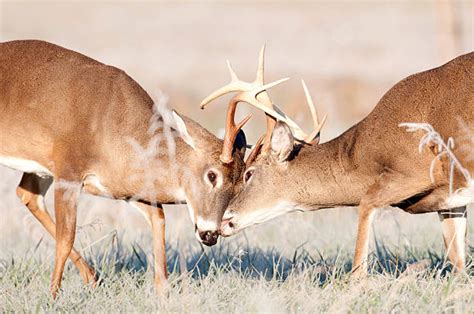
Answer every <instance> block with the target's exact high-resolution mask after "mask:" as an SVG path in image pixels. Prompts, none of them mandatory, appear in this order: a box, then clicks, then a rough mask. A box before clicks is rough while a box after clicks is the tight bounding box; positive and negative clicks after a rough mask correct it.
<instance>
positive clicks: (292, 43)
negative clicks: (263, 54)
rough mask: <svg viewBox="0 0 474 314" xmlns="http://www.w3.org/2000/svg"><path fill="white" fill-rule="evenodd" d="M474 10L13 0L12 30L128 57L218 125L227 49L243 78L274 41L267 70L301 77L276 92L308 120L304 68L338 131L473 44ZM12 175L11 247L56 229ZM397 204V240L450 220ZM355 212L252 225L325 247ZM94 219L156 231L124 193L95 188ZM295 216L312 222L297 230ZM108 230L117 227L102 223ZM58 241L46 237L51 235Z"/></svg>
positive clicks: (4, 243)
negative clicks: (35, 213) (215, 94)
mask: <svg viewBox="0 0 474 314" xmlns="http://www.w3.org/2000/svg"><path fill="white" fill-rule="evenodd" d="M449 8H451V9H452V12H451V13H450V11H449ZM473 10H474V5H473V2H472V1H464V2H456V3H455V5H453V6H451V7H450V6H446V5H444V4H435V3H433V2H424V1H423V2H422V1H413V2H396V3H391V2H388V1H387V2H382V1H374V2H356V1H347V2H314V3H309V2H308V3H307V2H278V3H276V2H275V3H273V2H265V3H258V4H255V3H253V2H250V1H249V2H236V3H233V2H224V3H213V2H205V3H191V2H181V3H158V2H155V3H153V2H143V3H141V2H133V3H132V2H129V3H127V2H121V3H112V2H83V3H79V2H68V3H64V2H63V3H59V2H57V3H53V2H26V3H24V2H22V3H20V2H18V3H17V2H1V3H0V39H1V40H2V41H6V40H13V39H25V38H35V39H43V40H47V41H51V42H53V43H56V44H59V45H62V46H64V47H67V48H70V49H73V50H76V51H79V52H82V53H84V54H86V55H88V56H90V57H92V58H95V59H97V60H99V61H102V62H104V63H107V64H111V65H114V66H117V67H119V68H121V69H123V70H125V71H126V72H128V73H129V74H130V75H131V76H132V77H133V78H134V79H136V80H137V81H138V82H139V83H140V84H142V85H143V86H144V87H145V88H146V89H147V90H148V91H149V92H150V93H154V92H156V91H157V90H158V89H159V90H161V91H163V92H164V93H166V94H168V95H169V96H170V102H171V104H172V105H173V107H175V108H177V109H179V110H180V111H181V112H182V113H184V114H186V115H188V116H190V117H191V118H193V119H195V120H197V121H200V122H201V123H203V124H204V125H206V126H207V127H208V128H209V129H210V130H212V131H213V132H216V133H219V132H221V130H220V129H221V128H222V126H223V119H224V113H225V106H224V102H223V101H221V102H220V104H215V105H214V106H212V107H210V109H209V111H205V112H202V111H200V110H199V109H198V103H199V101H200V100H201V99H202V98H203V97H205V96H206V95H207V94H208V93H209V92H211V91H212V90H213V89H215V88H216V87H218V86H220V85H222V84H224V83H226V82H227V81H228V74H227V71H226V67H225V59H226V58H228V59H230V60H231V61H232V63H233V65H234V68H235V69H236V71H237V73H238V74H239V75H240V76H241V77H242V78H244V79H253V75H254V71H255V67H256V61H257V54H258V50H259V49H260V46H261V45H262V44H263V43H266V44H267V64H266V65H267V71H266V73H267V81H271V80H276V79H279V78H281V77H286V76H289V77H291V78H293V80H292V81H290V82H289V83H286V84H285V85H282V86H279V87H277V88H275V89H274V90H272V91H271V96H272V98H273V100H274V101H275V103H277V104H279V105H280V107H281V108H282V109H284V110H285V111H286V112H287V113H288V114H290V115H291V116H292V117H294V118H295V119H296V120H297V121H298V122H300V123H302V125H305V126H306V127H308V126H309V122H310V121H309V119H308V112H307V111H306V107H305V105H304V103H303V101H302V97H303V91H302V88H301V85H300V83H299V79H300V78H304V79H305V80H306V81H307V83H308V85H309V87H310V90H311V91H312V94H313V96H314V98H315V100H316V103H317V105H318V108H319V110H320V112H321V113H329V119H328V123H327V128H326V129H325V130H324V132H323V140H328V139H330V138H332V137H334V136H336V135H337V134H339V133H341V132H342V131H343V130H345V129H346V128H347V127H349V126H351V125H352V124H354V123H355V122H357V121H358V120H360V119H361V118H363V117H364V116H365V115H366V114H367V113H368V112H369V111H370V110H371V109H372V108H373V107H374V105H375V104H376V103H377V100H378V99H379V98H380V97H381V96H382V95H383V93H384V92H385V91H386V90H387V89H388V88H390V87H391V86H392V85H393V84H394V83H396V82H397V81H399V80H400V79H402V78H404V77H405V76H407V75H409V74H412V73H415V72H418V71H422V70H425V69H428V68H431V67H435V66H438V65H440V64H442V63H444V62H447V61H449V60H450V59H452V58H453V57H455V56H456V55H458V54H461V53H463V52H468V51H472V50H473V42H474V40H473V36H474V35H473V34H474V32H473V16H474V11H473ZM450 19H451V20H452V21H454V22H453V23H451V22H450ZM246 111H252V110H250V109H249V108H248V106H242V108H241V112H240V113H239V114H241V115H243V114H244V113H245V112H246ZM263 121H264V120H263V117H262V114H261V113H256V114H255V115H254V120H253V121H252V122H251V123H250V124H249V126H248V127H247V128H246V130H247V131H248V132H247V133H248V134H249V136H248V137H249V138H250V140H254V139H255V138H256V137H257V136H258V135H259V133H260V132H263V129H264V127H263V125H262V123H263ZM0 178H1V179H0V197H1V198H0V247H1V251H2V252H1V255H2V256H9V254H13V255H14V254H21V252H24V249H20V247H23V246H22V245H23V244H24V243H25V242H28V243H29V244H35V243H37V242H38V239H40V238H41V237H42V236H43V235H44V233H43V231H42V230H41V228H39V226H38V224H37V223H36V222H35V221H34V220H33V218H32V217H31V216H30V215H29V213H27V210H26V209H25V208H23V207H22V206H21V204H20V203H19V202H18V201H17V199H16V197H15V192H14V189H15V185H16V184H17V182H18V180H19V173H17V172H15V171H11V170H8V169H6V168H1V167H0ZM49 201H51V200H49ZM50 208H51V205H50ZM171 208H172V209H171ZM175 209H176V207H170V208H167V209H166V211H167V215H168V216H169V217H170V218H169V221H170V223H168V226H170V227H169V229H168V230H169V231H168V238H170V239H172V242H171V243H175V242H174V241H178V240H179V238H180V237H181V238H185V239H187V240H189V243H190V245H195V246H196V245H197V244H196V243H197V242H196V241H194V240H193V238H192V227H191V224H190V222H189V218H187V213H186V211H185V210H184V209H183V208H181V209H179V210H178V209H176V210H175ZM392 214H393V215H394V216H393V217H394V218H393V219H392V220H390V219H388V220H386V219H387V217H385V218H384V219H382V220H380V222H381V221H383V222H384V223H383V224H379V227H380V228H381V232H385V233H386V234H387V236H390V237H392V238H393V239H396V241H402V242H403V241H405V240H406V241H416V239H417V237H416V236H415V235H417V236H419V237H422V238H424V237H425V236H424V235H423V233H420V232H418V231H419V229H420V226H421V225H420V224H421V223H425V224H426V225H429V226H431V227H430V228H434V229H438V228H439V225H438V224H437V223H436V221H437V217H436V215H424V216H417V217H413V216H410V215H407V214H402V213H400V211H394V212H393V213H392ZM384 215H385V214H384ZM334 217H336V218H337V219H336V218H334ZM341 217H342V218H344V219H342V218H341ZM309 218H311V219H309ZM333 218H334V219H333ZM355 220H356V218H355V214H354V213H353V211H347V210H341V211H337V210H335V211H334V212H332V213H330V214H329V213H328V212H327V211H326V212H321V213H318V214H313V213H309V214H304V215H300V214H298V215H291V216H290V218H288V217H285V218H282V219H280V220H277V222H275V223H273V224H270V225H269V226H265V227H258V228H255V229H252V230H251V231H248V232H250V233H251V234H252V233H253V234H256V235H258V234H259V232H260V234H261V233H262V232H263V231H265V232H266V234H267V235H268V234H270V236H267V237H266V240H265V241H268V245H269V246H276V247H277V250H280V251H282V252H288V254H291V252H292V251H293V250H294V249H295V247H296V246H297V245H299V244H301V243H303V242H305V241H312V242H310V243H311V245H314V246H315V247H317V248H319V249H321V246H323V247H324V245H325V244H327V243H328V241H329V242H331V241H333V239H338V240H336V241H339V243H341V244H344V245H347V246H352V241H353V234H354V228H355ZM94 221H95V222H98V221H100V222H101V224H102V226H105V228H108V229H117V230H119V231H123V230H125V232H122V234H124V237H130V238H131V239H137V237H138V238H140V237H141V236H142V235H147V236H148V235H149V232H148V228H147V226H146V224H145V223H144V221H143V220H142V219H141V217H139V216H138V214H136V213H135V212H134V211H132V210H130V209H129V208H128V207H127V206H126V205H124V204H123V203H120V202H113V201H108V200H103V199H98V198H92V197H86V198H84V199H83V201H82V202H81V208H80V220H79V224H80V225H81V226H91V223H92V222H94ZM400 221H401V222H403V223H400ZM471 221H472V220H471ZM282 222H286V224H284V225H283V226H282V224H281V223H282ZM376 223H377V222H376ZM275 224H277V225H278V226H279V227H278V228H276V229H275V227H274V226H275ZM92 225H94V224H92ZM295 225H298V226H299V229H298V230H299V231H300V232H296V233H291V232H287V231H291V230H294V228H295ZM321 225H323V226H324V228H326V229H324V228H323V230H324V234H323V233H321V232H322V231H321V230H320V229H321ZM272 226H273V227H272ZM331 226H332V227H331ZM423 226H425V225H423ZM392 227H393V228H392ZM400 228H401V229H400ZM404 228H405V229H404ZM470 228H471V229H472V223H471V224H470ZM25 229H27V230H28V232H27V234H28V235H26V234H24V233H23V230H25ZM181 229H182V230H183V232H181ZM31 230H33V231H31ZM82 230H86V231H87V230H89V229H87V228H83V229H82ZM341 230H344V231H347V232H348V233H347V234H346V233H345V232H340V231H341ZM98 233H99V236H103V235H104V234H105V232H104V231H103V229H100V228H99V229H98ZM282 234H284V235H285V241H283V242H282V241H281V238H280V237H279V235H282ZM437 237H439V238H437V239H436V241H437V242H436V243H438V242H439V244H440V245H441V242H440V241H441V237H440V235H439V234H438V236H437ZM275 238H277V239H279V240H278V241H275ZM46 239H47V237H46ZM240 239H241V238H240ZM397 239H398V240H397ZM48 241H49V240H45V241H43V243H42V244H41V246H40V247H43V246H44V245H47V246H48V247H50V245H51V242H48ZM261 241H263V240H261ZM423 241H424V240H423ZM423 241H422V240H420V242H419V243H425V242H423ZM261 243H262V242H260V243H259V244H261ZM265 243H266V242H265ZM397 243H401V242H397ZM262 245H263V244H262Z"/></svg>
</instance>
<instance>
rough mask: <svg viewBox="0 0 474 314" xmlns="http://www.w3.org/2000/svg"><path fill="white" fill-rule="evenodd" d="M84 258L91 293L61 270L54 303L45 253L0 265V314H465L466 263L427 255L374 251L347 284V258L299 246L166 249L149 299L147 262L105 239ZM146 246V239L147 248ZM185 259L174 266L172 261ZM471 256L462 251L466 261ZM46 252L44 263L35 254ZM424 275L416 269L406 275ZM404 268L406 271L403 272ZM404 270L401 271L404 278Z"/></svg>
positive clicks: (145, 255) (469, 304)
mask: <svg viewBox="0 0 474 314" xmlns="http://www.w3.org/2000/svg"><path fill="white" fill-rule="evenodd" d="M106 239H107V241H103V243H102V244H101V245H99V246H98V247H96V248H94V249H93V250H86V251H87V252H88V253H87V254H86V257H87V259H88V261H89V262H90V263H91V264H92V265H93V266H94V268H95V269H97V270H98V271H99V273H100V285H99V287H98V288H95V289H93V288H91V287H88V286H84V285H82V283H81V279H80V277H79V275H78V274H77V271H76V270H75V269H73V267H72V266H71V265H69V267H68V269H67V270H66V272H65V275H64V284H63V291H62V293H61V296H60V298H59V299H58V300H57V301H53V300H51V298H50V295H49V290H48V287H49V280H50V275H51V271H52V247H50V248H49V249H47V250H39V247H40V246H41V244H40V245H35V246H34V247H32V248H31V250H29V251H27V252H26V253H25V255H24V256H21V255H19V254H15V255H12V256H11V257H10V258H5V259H2V260H1V269H0V295H1V302H0V311H2V312H12V311H68V312H69V311H78V312H86V311H91V310H92V311H94V312H97V311H103V312H105V311H107V312H110V311H112V312H115V311H117V312H118V311H122V312H123V311H125V312H130V311H134V312H149V311H156V310H159V311H167V312H168V311H179V312H209V311H210V312H221V311H230V312H242V311H251V312H313V311H315V310H317V311H331V312H334V311H336V312H346V311H356V312H360V311H362V312H366V311H402V312H413V311H415V312H428V311H433V310H455V311H456V312H467V311H472V308H474V280H473V278H474V277H473V271H474V267H473V261H472V258H470V260H469V262H468V263H469V267H468V272H470V275H469V274H466V275H459V276H455V275H452V274H451V273H449V272H447V270H449V266H448V265H446V263H445V262H444V256H443V255H442V252H440V251H438V250H436V251H431V250H430V249H429V248H428V249H424V250H420V249H414V248H413V247H409V246H406V247H400V248H396V250H397V251H392V250H391V249H390V248H388V247H386V246H384V245H382V244H380V243H376V245H375V250H374V251H373V253H372V255H371V267H370V268H371V271H370V273H371V275H370V277H369V278H368V279H366V280H362V281H356V282H354V281H351V280H350V278H349V270H350V266H351V252H350V251H348V250H338V249H337V248H336V253H335V254H334V255H328V256H327V257H325V256H324V255H323V254H322V253H321V252H316V253H314V252H313V253H312V252H310V251H308V250H307V249H305V246H304V245H303V246H301V247H299V248H295V250H294V252H293V254H292V256H284V255H282V254H281V253H280V252H278V250H276V249H261V248H259V247H258V243H252V244H248V245H246V246H240V245H236V243H235V241H227V240H226V241H224V242H225V243H224V244H222V243H221V244H220V245H219V246H217V247H215V248H213V249H202V250H201V248H200V247H199V249H198V250H196V248H197V247H195V248H194V249H192V248H189V247H186V245H183V247H181V248H177V247H176V246H174V245H172V246H169V247H168V249H167V251H168V252H167V253H168V263H169V265H168V268H169V271H170V283H171V286H172V288H171V289H170V291H169V293H168V295H167V296H166V297H164V298H162V299H160V298H158V297H157V296H156V295H155V292H154V287H153V271H152V269H151V268H150V267H151V266H150V265H151V264H152V263H151V260H150V258H151V257H150V256H149V252H146V250H144V249H142V247H141V245H140V244H138V243H128V244H126V243H125V242H124V241H122V240H120V239H117V238H116V237H115V236H110V237H108V238H106ZM149 241H150V239H147V242H149ZM183 251H185V252H187V253H189V252H191V254H188V255H186V257H183V256H182V255H181V252H183ZM473 251H474V250H473V248H472V247H471V248H470V252H471V254H470V255H472V252H473ZM45 252H47V253H45ZM414 264H415V265H420V264H421V265H422V266H427V267H426V268H425V267H421V268H420V269H416V268H417V267H413V266H412V267H410V266H409V265H414ZM407 266H408V268H407ZM407 269H408V270H407Z"/></svg>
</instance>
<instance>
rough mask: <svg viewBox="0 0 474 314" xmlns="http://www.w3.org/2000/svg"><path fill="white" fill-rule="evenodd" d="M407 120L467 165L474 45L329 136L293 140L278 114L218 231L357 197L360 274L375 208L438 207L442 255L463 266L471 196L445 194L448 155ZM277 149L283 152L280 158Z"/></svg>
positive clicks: (457, 183)
mask: <svg viewBox="0 0 474 314" xmlns="http://www.w3.org/2000/svg"><path fill="white" fill-rule="evenodd" d="M404 122H423V123H429V124H431V125H432V126H433V127H434V129H435V130H436V131H438V132H439V133H440V134H441V136H442V137H443V138H444V139H448V138H449V137H452V138H453V139H454V142H455V144H456V146H455V148H454V150H453V151H454V153H455V155H456V157H457V158H458V159H459V160H460V162H461V164H462V165H463V166H464V167H465V168H466V169H467V170H468V171H469V172H471V173H472V172H473V171H474V163H473V160H472V158H470V156H469V154H470V150H469V149H466V146H465V145H472V143H469V141H468V138H467V136H466V130H465V129H464V128H463V124H465V125H471V124H472V123H473V122H474V53H470V54H466V55H463V56H460V57H458V58H456V59H454V60H453V61H451V62H449V63H447V64H445V65H443V66H441V67H439V68H435V69H432V70H429V71H426V72H422V73H418V74H415V75H412V76H410V77H408V78H406V79H404V80H402V81H401V82H399V83H398V84H396V85H395V86H394V87H393V88H392V89H390V90H389V91H388V92H387V93H386V94H385V95H384V96H383V97H382V99H381V100H380V101H379V103H378V104H377V106H376V107H375V109H374V110H373V111H372V112H371V113H370V114H369V115H368V116H367V117H366V118H365V119H363V120H362V121H360V122H359V123H358V124H356V125H355V126H353V127H352V128H350V129H349V130H347V131H346V132H345V133H343V134H342V135H341V136H339V137H337V138H335V139H333V140H331V141H329V142H327V143H324V144H321V145H316V146H308V145H294V144H293V142H294V140H293V134H292V132H291V130H290V128H289V127H288V126H287V125H286V124H285V123H284V122H278V124H277V126H276V127H275V129H274V130H273V135H272V152H271V154H270V155H269V156H267V157H262V158H260V159H257V160H256V161H255V162H254V163H253V164H252V165H250V166H249V167H248V169H247V171H246V173H245V174H244V180H245V182H244V184H243V187H242V190H241V191H240V193H238V194H237V195H236V196H235V198H234V199H233V200H232V201H231V203H230V204H229V207H228V208H227V210H226V213H225V214H224V218H223V219H224V220H223V225H222V228H221V234H223V235H227V236H228V235H231V234H234V233H235V232H237V231H239V230H241V229H243V228H246V227H248V226H250V225H252V224H256V223H261V222H264V221H266V220H268V219H271V218H273V217H276V216H278V215H281V214H283V213H286V212H291V211H294V210H315V209H320V208H329V207H336V206H359V228H358V234H357V242H356V252H355V258H354V263H353V270H354V274H355V275H356V276H358V275H363V274H365V273H366V267H367V265H366V258H367V252H368V240H369V230H370V224H371V221H372V217H373V212H374V209H375V208H381V207H386V206H395V207H399V208H401V209H403V210H405V211H408V212H410V213H425V212H439V213H440V219H441V220H442V223H443V234H444V237H445V243H446V246H447V248H448V255H449V258H450V260H451V262H452V263H453V264H454V267H455V270H457V271H460V270H462V269H463V267H464V236H465V232H466V223H465V219H466V216H465V206H466V205H467V204H468V203H469V202H471V200H472V199H469V198H462V199H456V196H455V195H454V196H453V195H450V193H449V176H450V174H449V170H448V169H449V167H448V161H447V159H446V158H441V159H439V160H436V156H437V154H438V152H437V149H436V147H435V146H434V145H433V146H432V147H427V148H425V149H423V150H422V152H421V153H420V152H419V150H418V147H419V143H420V139H421V135H423V134H422V133H421V132H415V133H409V132H407V131H406V129H405V128H401V127H400V124H401V123H404ZM282 147H283V148H282ZM463 147H464V149H463ZM467 148H469V146H468V147H467ZM281 151H289V152H290V153H289V154H283V156H284V157H283V158H281V155H282V154H281ZM434 160H435V161H434ZM433 161H434V163H433V164H432V162H433ZM431 166H433V168H432V173H433V180H431V178H430V167H431ZM453 183H454V187H453V190H454V191H455V190H457V189H458V188H461V187H465V186H467V185H468V184H469V183H470V182H466V181H465V180H464V178H463V177H462V175H461V174H460V173H459V172H457V171H455V172H454V182H453ZM473 195H474V194H473Z"/></svg>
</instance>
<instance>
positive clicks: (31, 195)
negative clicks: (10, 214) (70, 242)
mask: <svg viewBox="0 0 474 314" xmlns="http://www.w3.org/2000/svg"><path fill="white" fill-rule="evenodd" d="M52 182H53V178H51V177H48V178H42V177H39V176H37V175H36V174H32V173H24V174H23V177H22V178H21V181H20V184H19V185H18V188H17V189H16V193H17V195H18V197H19V198H20V200H21V201H22V203H23V204H25V205H26V207H27V208H28V209H29V210H30V212H31V213H32V214H33V216H34V217H35V218H36V219H37V220H38V221H39V222H40V223H41V224H42V225H43V227H44V228H45V229H46V231H48V233H49V234H50V235H51V236H52V237H53V239H56V225H55V224H54V221H53V219H52V218H51V216H50V215H49V214H48V211H47V210H46V204H45V202H44V197H45V195H46V192H47V191H48V189H49V187H50V186H51V184H52ZM69 258H70V259H71V260H72V262H73V263H74V265H75V266H76V267H77V269H78V270H79V274H80V275H81V277H82V279H83V280H84V282H85V283H93V284H95V282H96V278H95V274H94V270H93V269H92V268H91V267H90V266H89V265H88V264H87V262H86V261H85V260H84V258H82V256H81V255H80V254H79V253H78V252H77V251H76V250H74V249H72V251H71V254H70V255H69Z"/></svg>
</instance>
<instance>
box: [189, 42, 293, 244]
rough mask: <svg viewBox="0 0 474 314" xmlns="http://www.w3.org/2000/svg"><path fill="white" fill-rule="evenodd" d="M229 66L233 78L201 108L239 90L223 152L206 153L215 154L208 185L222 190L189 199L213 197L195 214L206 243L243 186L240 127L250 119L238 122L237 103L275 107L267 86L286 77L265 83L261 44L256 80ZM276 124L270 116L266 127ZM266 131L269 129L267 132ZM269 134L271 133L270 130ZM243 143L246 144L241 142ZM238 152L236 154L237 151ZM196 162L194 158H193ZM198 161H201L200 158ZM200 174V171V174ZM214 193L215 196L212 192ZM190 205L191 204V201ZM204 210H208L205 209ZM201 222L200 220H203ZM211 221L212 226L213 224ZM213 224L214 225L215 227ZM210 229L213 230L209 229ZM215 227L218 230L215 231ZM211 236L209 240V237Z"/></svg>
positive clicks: (230, 107) (229, 115)
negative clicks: (239, 73)
mask: <svg viewBox="0 0 474 314" xmlns="http://www.w3.org/2000/svg"><path fill="white" fill-rule="evenodd" d="M227 66H228V69H229V72H230V77H231V82H230V83H229V84H227V85H225V86H223V87H221V88H219V89H217V90H216V91H214V92H213V93H211V94H210V95H209V96H208V97H206V98H205V99H204V100H203V101H202V102H201V109H204V108H205V107H206V105H208V104H209V103H210V102H212V101H213V100H215V99H216V98H219V97H220V96H222V95H224V94H227V93H231V92H237V94H236V95H235V96H234V97H233V98H232V99H231V100H230V101H229V104H228V109H227V118H226V128H225V135H224V141H223V146H222V150H221V153H220V154H219V156H212V154H210V152H208V153H207V158H208V156H209V154H210V155H211V158H213V160H214V163H213V166H212V167H211V166H209V167H206V169H205V170H204V175H203V177H204V181H205V182H206V184H207V185H208V188H209V189H211V190H212V189H215V190H216V191H219V192H218V193H216V194H212V193H211V194H209V193H208V194H207V195H208V197H206V198H201V200H200V201H199V200H198V198H196V199H195V200H189V201H188V202H187V203H188V204H191V206H192V204H193V203H197V202H201V203H202V202H208V201H207V199H212V200H213V206H209V205H208V206H204V205H203V204H201V206H200V208H208V213H207V214H205V213H204V212H203V213H202V214H201V215H200V217H196V228H197V230H198V233H199V236H200V238H201V240H203V242H204V243H205V244H207V243H211V244H214V243H215V242H216V240H217V236H218V234H217V230H218V228H219V227H220V226H217V227H216V225H215V223H214V222H215V221H220V219H221V218H222V214H223V211H224V209H225V207H226V206H227V205H228V202H229V200H230V198H231V197H232V196H233V195H234V191H235V190H236V189H238V187H239V186H240V184H239V183H240V182H237V181H241V178H242V177H241V173H242V172H243V171H244V170H245V164H244V162H243V160H244V155H245V148H246V143H245V136H244V135H243V132H242V130H241V128H242V127H243V126H244V125H245V123H247V121H248V120H249V119H250V117H251V116H250V115H249V116H247V117H245V118H244V119H243V120H242V121H240V122H239V123H236V122H235V112H236V110H237V104H238V103H239V102H247V103H251V104H254V105H256V106H257V107H258V108H261V109H262V110H270V109H269V108H271V107H272V104H271V101H270V98H269V97H268V95H267V93H266V90H267V89H269V88H270V87H273V86H275V85H278V84H280V83H282V82H284V81H286V80H287V79H281V80H278V81H276V82H273V83H270V84H264V83H263V70H264V49H263V48H262V50H261V53H260V58H259V62H258V69H257V76H256V79H255V81H254V82H251V83H249V82H244V81H242V80H240V79H239V78H238V77H237V75H236V74H235V72H234V70H233V69H232V67H231V65H230V63H229V62H228V61H227ZM274 125H275V120H274V118H273V117H272V116H267V128H268V130H267V131H268V132H271V130H272V129H273V127H274ZM268 132H267V133H268ZM268 134H270V133H268ZM242 145H243V146H242ZM236 151H237V152H239V153H238V154H237V155H236V153H235V152H236ZM190 162H195V161H190ZM198 163H199V162H198ZM228 169H232V170H235V169H240V170H239V171H230V170H228ZM235 173H238V177H237V178H236V177H235ZM198 177H199V175H198ZM226 182H229V185H228V186H226ZM196 195H205V194H203V193H197V194H196ZM213 195H214V196H213ZM188 206H189V205H188ZM219 208H222V211H217V212H216V209H219ZM204 211H205V210H204ZM210 215H214V216H215V217H213V218H212V220H211V221H212V223H207V222H206V221H209V219H206V221H204V219H203V217H204V218H208V217H209V216H210ZM200 222H201V223H200ZM211 225H212V226H211ZM211 227H215V228H216V229H213V228H211ZM209 229H212V230H213V231H212V232H210V231H209ZM214 230H216V231H214ZM208 238H210V241H208Z"/></svg>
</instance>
